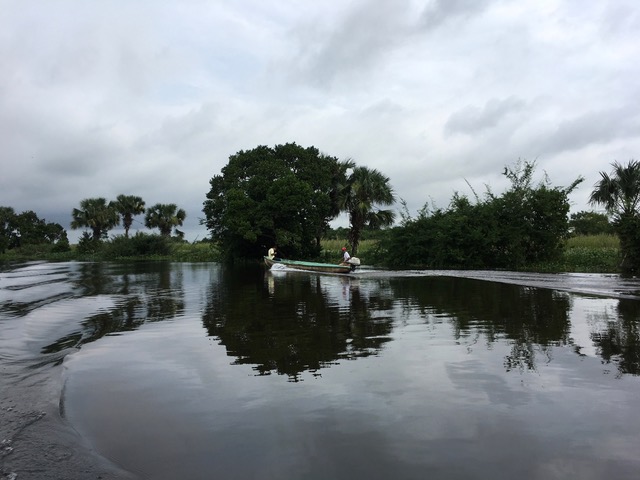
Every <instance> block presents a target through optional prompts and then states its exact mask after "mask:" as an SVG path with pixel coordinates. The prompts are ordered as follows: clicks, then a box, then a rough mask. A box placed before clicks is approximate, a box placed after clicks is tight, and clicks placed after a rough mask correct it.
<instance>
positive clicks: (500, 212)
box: [380, 162, 582, 269]
mask: <svg viewBox="0 0 640 480" xmlns="http://www.w3.org/2000/svg"><path fill="white" fill-rule="evenodd" d="M534 170H535V163H529V162H524V163H518V164H517V165H516V167H515V168H514V169H511V168H508V167H507V168H505V170H504V172H503V173H504V175H505V176H506V177H507V178H508V179H509V180H510V181H511V187H510V188H509V189H508V190H507V191H506V192H504V193H503V194H502V195H501V196H495V195H493V194H492V193H491V192H490V191H488V192H487V194H486V196H485V198H484V199H478V201H477V203H475V204H472V203H471V202H470V201H469V199H468V198H467V197H465V196H461V195H458V194H457V193H456V194H454V196H453V198H452V200H451V203H450V204H449V207H448V208H447V209H445V210H442V209H436V210H435V211H432V212H430V211H429V210H427V209H426V207H425V209H423V210H422V211H421V212H420V215H419V216H418V218H416V219H412V218H410V217H408V216H406V215H405V218H404V221H403V224H402V225H401V226H399V227H395V228H393V229H391V230H390V231H389V232H388V235H387V236H386V238H383V239H382V240H381V243H380V247H381V250H382V252H384V255H385V258H386V259H387V263H388V264H390V265H395V266H398V267H409V266H422V267H430V268H513V269H519V268H523V267H524V266H525V265H528V264H533V263H538V262H548V261H551V260H553V259H557V258H559V257H560V256H561V254H562V247H563V242H564V241H565V239H566V238H567V235H568V220H567V214H568V212H569V201H568V195H569V193H570V192H571V191H573V189H574V188H575V187H576V186H577V185H578V184H579V183H580V182H581V181H582V179H581V178H578V179H577V180H576V181H575V182H573V184H571V185H570V186H569V187H566V188H561V187H552V186H550V185H549V182H548V180H546V179H545V181H544V182H540V183H539V184H538V185H536V186H533V173H534Z"/></svg>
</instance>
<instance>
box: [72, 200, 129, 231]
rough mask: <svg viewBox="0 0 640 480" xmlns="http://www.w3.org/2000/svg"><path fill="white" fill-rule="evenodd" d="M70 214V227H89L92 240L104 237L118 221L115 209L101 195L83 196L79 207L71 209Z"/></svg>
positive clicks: (118, 217)
mask: <svg viewBox="0 0 640 480" xmlns="http://www.w3.org/2000/svg"><path fill="white" fill-rule="evenodd" d="M71 216H72V217H73V220H72V222H71V228H73V229H74V230H75V229H77V228H82V227H87V228H90V229H91V231H92V233H93V239H94V240H100V239H102V238H103V237H106V236H107V233H108V232H109V230H111V229H112V228H113V227H115V226H116V225H118V223H120V216H119V215H118V212H117V211H116V209H115V208H114V207H113V206H112V205H111V204H107V200H106V199H104V198H102V197H100V198H85V199H84V200H82V201H81V202H80V208H74V209H73V211H72V212H71Z"/></svg>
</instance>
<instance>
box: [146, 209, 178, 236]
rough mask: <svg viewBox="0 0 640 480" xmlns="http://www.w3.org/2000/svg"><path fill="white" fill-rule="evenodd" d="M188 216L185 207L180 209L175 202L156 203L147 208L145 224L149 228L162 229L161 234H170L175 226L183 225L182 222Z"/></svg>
mask: <svg viewBox="0 0 640 480" xmlns="http://www.w3.org/2000/svg"><path fill="white" fill-rule="evenodd" d="M185 218H187V214H186V212H185V211H184V210H183V209H178V206H177V205H176V204H175V203H168V204H167V203H156V204H155V205H154V206H153V207H150V208H148V209H147V213H146V215H145V217H144V224H145V225H146V226H147V227H148V228H158V229H160V234H161V235H165V236H169V235H171V229H172V228H173V227H180V226H182V222H184V219H185Z"/></svg>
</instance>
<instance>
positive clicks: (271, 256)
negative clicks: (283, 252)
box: [267, 245, 278, 260]
mask: <svg viewBox="0 0 640 480" xmlns="http://www.w3.org/2000/svg"><path fill="white" fill-rule="evenodd" d="M277 252H278V247H277V246H276V245H274V246H273V247H271V248H270V249H269V251H268V252H267V257H269V259H270V260H273V259H275V258H276V253H277Z"/></svg>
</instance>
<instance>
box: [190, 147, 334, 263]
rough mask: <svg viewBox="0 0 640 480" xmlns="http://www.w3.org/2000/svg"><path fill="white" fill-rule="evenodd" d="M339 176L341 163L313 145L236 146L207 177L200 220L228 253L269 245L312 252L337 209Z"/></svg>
mask: <svg viewBox="0 0 640 480" xmlns="http://www.w3.org/2000/svg"><path fill="white" fill-rule="evenodd" d="M341 175H342V176H341ZM343 175H344V166H343V165H341V163H340V162H339V161H338V160H337V159H336V158H334V157H331V156H328V155H324V154H321V153H320V152H319V151H318V149H316V148H315V147H308V148H303V147H301V146H299V145H296V144H295V143H288V144H285V145H276V146H275V147H273V148H271V147H267V146H258V147H256V148H254V149H252V150H246V151H244V150H242V151H239V152H238V153H236V154H234V155H231V156H230V157H229V163H228V164H227V165H226V166H225V167H223V168H222V171H221V175H215V176H214V177H213V178H211V180H210V185H211V189H210V190H209V192H208V193H207V199H206V200H205V202H204V208H203V212H204V214H205V220H204V221H203V223H204V224H205V225H206V226H207V228H208V229H209V230H210V232H211V234H212V237H213V238H214V239H216V241H217V242H218V244H219V246H220V248H221V251H222V252H223V254H224V255H225V256H226V257H228V258H234V257H259V256H261V255H264V254H265V253H266V249H267V248H268V247H270V246H273V245H274V244H277V245H278V251H279V253H280V254H281V255H284V256H288V257H313V256H315V255H317V254H318V253H319V250H320V239H321V238H322V236H323V235H324V233H325V232H326V230H327V228H328V226H329V221H330V220H331V219H333V218H335V217H336V216H337V214H338V205H337V203H336V198H335V195H334V191H335V188H336V186H337V185H338V184H339V183H340V182H341V181H343V180H344V178H343Z"/></svg>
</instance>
